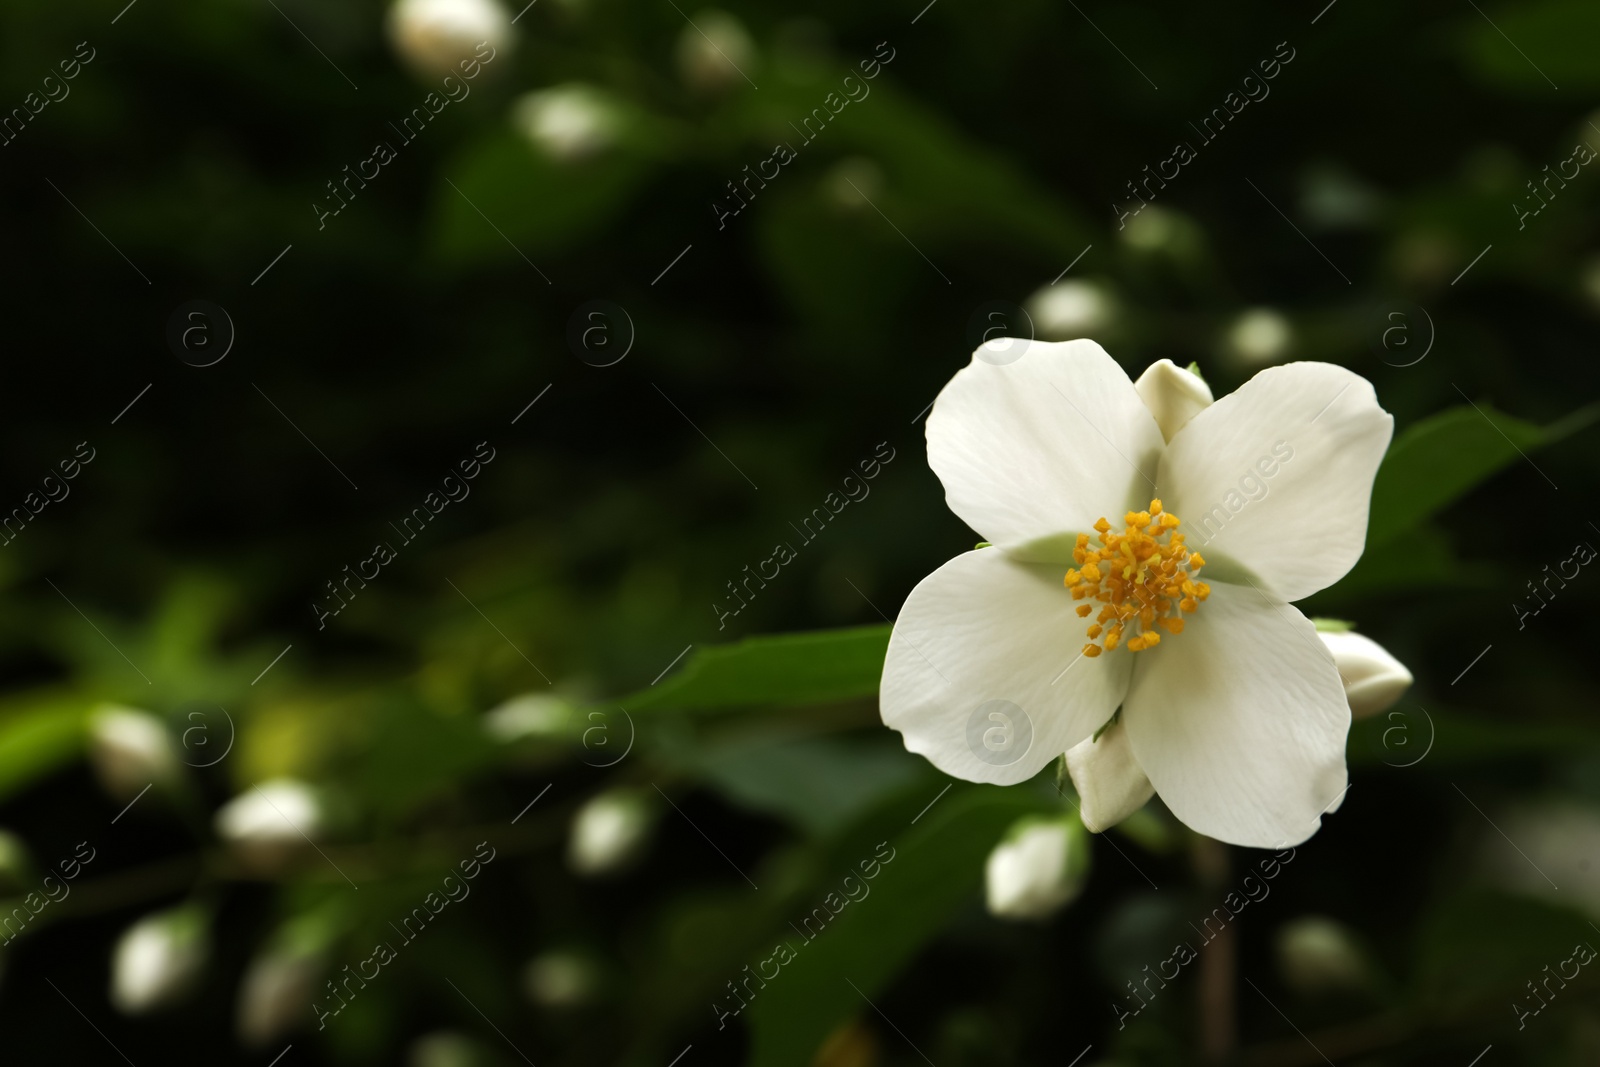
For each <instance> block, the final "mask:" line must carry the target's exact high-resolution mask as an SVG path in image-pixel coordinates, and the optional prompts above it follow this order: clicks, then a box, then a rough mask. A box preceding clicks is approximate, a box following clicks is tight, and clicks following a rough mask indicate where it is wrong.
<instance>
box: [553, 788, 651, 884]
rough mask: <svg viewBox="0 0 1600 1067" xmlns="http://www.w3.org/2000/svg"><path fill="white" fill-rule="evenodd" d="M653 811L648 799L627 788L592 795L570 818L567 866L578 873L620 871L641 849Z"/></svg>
mask: <svg viewBox="0 0 1600 1067" xmlns="http://www.w3.org/2000/svg"><path fill="white" fill-rule="evenodd" d="M653 821H654V812H653V810H652V806H651V804H650V802H649V800H648V799H647V798H646V797H645V796H644V795H643V794H641V793H637V792H635V791H633V790H631V789H613V790H611V791H609V792H606V793H601V794H600V795H599V796H596V797H594V798H592V799H591V800H590V801H589V802H588V803H586V804H584V806H583V807H581V808H579V809H578V814H577V815H575V816H574V817H573V819H572V837H571V839H570V841H569V842H568V845H567V865H568V866H569V867H571V868H572V870H573V872H574V873H576V874H581V875H601V874H610V873H612V872H614V871H618V870H621V869H622V868H624V867H626V866H627V865H628V864H629V863H631V862H632V861H633V860H634V859H636V858H637V857H638V856H639V854H640V852H641V851H643V849H644V846H645V844H646V842H647V841H648V840H649V836H650V824H651V823H652V822H653Z"/></svg>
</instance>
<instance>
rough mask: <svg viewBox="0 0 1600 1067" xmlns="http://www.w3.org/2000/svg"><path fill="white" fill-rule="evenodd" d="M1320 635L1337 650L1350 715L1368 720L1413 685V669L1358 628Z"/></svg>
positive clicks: (1329, 646) (1335, 662)
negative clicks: (1408, 667)
mask: <svg viewBox="0 0 1600 1067" xmlns="http://www.w3.org/2000/svg"><path fill="white" fill-rule="evenodd" d="M1317 636H1318V637H1320V638H1322V643H1323V644H1325V645H1327V646H1328V651H1329V652H1332V653H1333V663H1334V666H1336V667H1338V669H1339V680H1340V681H1342V682H1343V683H1344V695H1345V697H1346V699H1348V700H1349V701H1350V714H1351V715H1352V716H1354V717H1355V718H1357V719H1365V718H1366V717H1367V716H1369V715H1376V714H1378V712H1380V711H1387V710H1388V709H1389V708H1391V707H1393V706H1394V703H1395V701H1397V700H1399V699H1400V697H1401V694H1403V693H1404V692H1405V691H1406V690H1407V689H1409V688H1411V682H1412V678H1411V672H1410V671H1408V670H1406V665H1405V664H1404V663H1401V662H1400V661H1399V660H1397V659H1395V658H1394V656H1392V655H1390V653H1389V650H1388V649H1386V648H1384V647H1383V646H1382V645H1380V644H1378V642H1376V641H1374V640H1373V639H1372V638H1370V637H1366V636H1364V635H1362V634H1358V633H1356V632H1355V631H1354V630H1343V631H1326V630H1324V631H1319V632H1318V633H1317Z"/></svg>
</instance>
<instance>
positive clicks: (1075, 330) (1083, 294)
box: [1027, 278, 1117, 341]
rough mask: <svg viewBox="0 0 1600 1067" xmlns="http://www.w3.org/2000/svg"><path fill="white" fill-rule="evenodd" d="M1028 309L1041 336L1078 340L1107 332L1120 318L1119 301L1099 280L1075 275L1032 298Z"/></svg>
mask: <svg viewBox="0 0 1600 1067" xmlns="http://www.w3.org/2000/svg"><path fill="white" fill-rule="evenodd" d="M1027 312H1028V316H1029V318H1031V319H1032V320H1033V328H1034V333H1036V334H1037V335H1038V336H1039V338H1040V339H1042V340H1046V341H1074V340H1077V339H1078V338H1080V337H1095V336H1098V335H1100V334H1101V333H1103V332H1105V330H1106V329H1107V328H1108V327H1110V326H1111V324H1112V323H1113V322H1114V321H1115V319H1116V317H1117V302H1116V298H1115V297H1113V296H1112V295H1111V292H1110V290H1108V289H1107V288H1106V287H1105V286H1103V285H1101V284H1100V283H1099V282H1091V281H1083V280H1081V279H1077V278H1073V279H1069V280H1067V281H1064V282H1056V283H1055V284H1054V285H1047V286H1045V287H1044V288H1043V289H1040V290H1039V291H1038V292H1036V293H1034V294H1033V295H1032V296H1030V297H1028V302H1027Z"/></svg>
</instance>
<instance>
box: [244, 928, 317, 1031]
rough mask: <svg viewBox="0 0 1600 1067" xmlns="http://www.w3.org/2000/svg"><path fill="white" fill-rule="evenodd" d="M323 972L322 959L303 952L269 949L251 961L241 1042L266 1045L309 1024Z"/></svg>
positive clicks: (291, 949) (245, 976)
mask: <svg viewBox="0 0 1600 1067" xmlns="http://www.w3.org/2000/svg"><path fill="white" fill-rule="evenodd" d="M322 971H323V961H322V957H321V956H320V955H318V954H317V953H314V952H307V951H304V950H301V949H293V948H273V949H268V950H267V951H265V952H262V953H261V954H260V955H258V956H256V958H255V959H253V960H251V961H250V966H249V967H248V968H247V969H246V970H245V972H244V980H243V981H242V982H240V984H239V1002H238V1011H237V1018H238V1030H239V1040H240V1041H241V1042H243V1043H244V1044H247V1045H257V1046H259V1045H266V1044H268V1043H270V1042H273V1041H276V1040H278V1039H279V1038H281V1037H282V1036H283V1035H284V1034H287V1033H289V1032H291V1031H294V1030H297V1029H299V1028H301V1027H303V1026H304V1025H305V1024H306V1023H308V1022H309V1021H310V1019H311V1013H310V1012H308V1011H307V1010H306V1005H307V1004H309V1003H310V1002H311V1001H312V1000H313V999H314V998H315V997H316V995H317V992H318V990H317V984H318V981H319V979H320V978H321V977H322Z"/></svg>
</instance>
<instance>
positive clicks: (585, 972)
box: [522, 951, 600, 1010]
mask: <svg viewBox="0 0 1600 1067" xmlns="http://www.w3.org/2000/svg"><path fill="white" fill-rule="evenodd" d="M522 988H523V990H524V991H525V992H526V993H527V995H528V999H529V1000H531V1001H533V1002H534V1003H535V1004H537V1005H539V1006H540V1007H542V1008H553V1009H558V1010H565V1009H571V1008H581V1007H583V1006H584V1005H585V1004H589V1003H591V1002H592V1001H593V1000H594V998H595V993H596V992H597V991H598V990H599V988H600V974H599V969H598V968H596V967H595V965H594V961H593V960H591V959H589V958H588V957H587V956H584V955H581V954H579V953H576V952H564V951H556V952H546V953H543V954H542V955H540V956H537V957H535V958H534V959H533V960H531V961H529V963H528V966H527V967H526V968H524V969H523V972H522Z"/></svg>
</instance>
